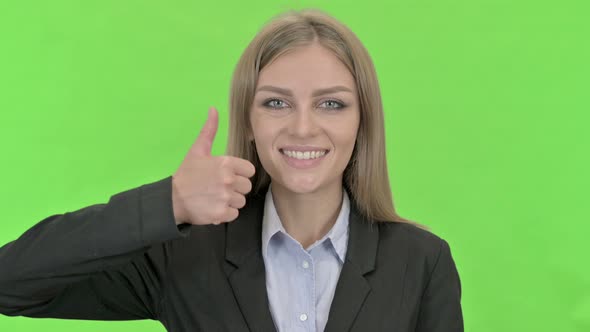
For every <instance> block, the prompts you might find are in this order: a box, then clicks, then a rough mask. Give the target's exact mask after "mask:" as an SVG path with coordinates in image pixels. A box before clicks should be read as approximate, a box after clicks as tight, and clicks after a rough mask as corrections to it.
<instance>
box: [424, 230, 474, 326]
mask: <svg viewBox="0 0 590 332" xmlns="http://www.w3.org/2000/svg"><path fill="white" fill-rule="evenodd" d="M416 332H463V314H462V311H461V282H460V280H459V273H458V272H457V268H456V266H455V262H454V261H453V258H452V256H451V250H450V248H449V245H448V243H447V242H446V241H445V240H442V241H441V246H440V251H439V254H438V258H437V261H436V263H435V265H434V268H433V271H432V274H431V276H430V281H429V282H428V285H427V286H426V290H425V292H424V296H423V298H422V302H421V305H420V314H419V316H418V324H417V326H416Z"/></svg>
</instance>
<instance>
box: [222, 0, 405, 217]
mask: <svg viewBox="0 0 590 332" xmlns="http://www.w3.org/2000/svg"><path fill="white" fill-rule="evenodd" d="M315 41H318V42H319V43H320V45H322V46H323V47H325V48H327V49H328V50H330V51H332V52H333V53H334V55H336V56H337V57H338V58H339V60H340V61H342V63H344V64H345V65H346V67H347V68H348V70H349V71H350V72H351V73H352V75H353V77H354V78H355V81H356V85H357V89H358V96H359V102H360V113H361V114H360V125H359V130H358V134H357V139H356V143H355V147H354V150H353V153H352V157H351V159H350V161H349V163H348V165H347V166H346V168H345V170H344V174H343V182H344V186H345V188H346V189H347V192H348V193H349V194H350V195H351V196H352V197H351V199H352V200H354V202H355V203H356V205H357V207H358V209H359V211H360V212H361V213H362V214H363V215H364V216H365V217H366V218H367V219H368V220H373V221H396V222H404V223H412V224H416V223H415V222H413V221H410V220H407V219H404V218H402V217H400V216H399V215H398V214H397V213H396V211H395V208H394V204H393V197H392V194H391V188H390V186H389V176H388V171H387V161H386V158H385V135H384V121H383V106H382V102H381V94H380V89H379V83H378V81H377V75H376V73H375V69H374V66H373V62H372V60H371V58H370V56H369V54H368V52H367V50H366V49H365V47H364V46H363V44H362V43H361V42H360V40H359V39H358V38H357V37H356V35H355V34H354V33H353V32H352V31H351V30H350V29H349V28H348V27H346V26H345V25H344V24H342V23H340V22H339V21H338V20H336V19H335V18H333V17H331V16H330V15H329V14H327V13H325V12H323V11H321V10H319V9H310V8H307V9H302V10H293V9H292V10H288V11H286V12H283V13H281V14H279V15H277V16H275V17H274V18H273V19H271V20H270V21H269V22H268V23H267V24H266V25H265V26H264V27H263V28H262V29H261V30H260V31H259V32H258V34H257V35H256V36H255V37H254V39H253V40H252V41H251V42H250V44H249V45H248V46H247V48H246V50H245V51H244V53H243V54H242V56H241V57H240V59H239V61H238V63H237V65H236V68H235V71H234V74H233V79H232V82H231V91H230V101H229V113H230V114H229V138H228V145H227V151H226V154H227V155H231V156H235V157H239V158H243V159H246V160H249V161H250V162H252V163H253V164H254V166H255V167H256V174H255V175H254V177H252V179H251V180H252V191H251V192H250V195H252V194H259V193H260V192H261V191H262V190H263V189H264V188H266V187H267V186H268V184H269V183H270V176H269V175H268V173H267V172H266V171H265V170H264V168H263V166H262V164H261V162H260V160H259V159H258V154H257V152H256V147H255V144H254V142H253V141H250V140H249V139H248V133H249V132H250V130H251V125H250V119H249V111H250V107H251V106H252V103H253V98H254V94H255V89H256V84H257V82H258V74H259V73H260V71H261V70H262V68H264V66H266V65H267V64H269V63H270V62H272V61H273V60H274V59H276V58H277V57H279V56H280V55H281V54H283V53H285V52H287V51H289V50H292V49H294V48H297V47H301V46H306V45H309V44H311V43H313V42H315Z"/></svg>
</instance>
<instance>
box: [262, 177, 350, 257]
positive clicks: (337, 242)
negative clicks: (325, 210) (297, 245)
mask: <svg viewBox="0 0 590 332" xmlns="http://www.w3.org/2000/svg"><path fill="white" fill-rule="evenodd" d="M271 188H272V183H271V184H270V185H269V186H268V191H267V192H266V196H265V200H264V216H263V219H262V255H263V256H264V257H267V252H268V244H269V242H270V239H271V238H272V237H273V236H274V235H275V234H276V233H278V232H282V233H284V234H287V231H286V230H285V228H284V227H283V224H282V223H281V220H280V218H279V215H278V213H277V210H276V207H275V204H274V200H273V198H272V190H271ZM349 215H350V199H349V197H348V193H347V192H346V189H345V188H344V187H343V188H342V206H341V208H340V213H339V214H338V217H337V218H336V222H335V223H334V225H333V226H332V228H331V229H330V231H328V233H327V234H326V235H325V236H324V237H323V238H322V239H321V240H319V241H317V242H316V243H314V244H313V245H312V247H313V246H315V245H316V244H318V243H322V242H324V241H325V240H326V239H327V238H329V239H330V242H331V243H332V246H333V247H334V250H335V251H336V254H337V255H338V258H340V261H341V262H342V263H343V262H344V259H345V257H346V249H347V244H348V222H349Z"/></svg>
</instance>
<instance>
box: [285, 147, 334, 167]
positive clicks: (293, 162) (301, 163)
mask: <svg viewBox="0 0 590 332" xmlns="http://www.w3.org/2000/svg"><path fill="white" fill-rule="evenodd" d="M285 149H287V150H289V148H288V147H285ZM279 150H281V151H279V153H280V154H281V156H283V160H284V161H285V162H286V163H287V165H289V166H291V167H293V168H297V169H308V168H313V167H317V166H318V165H320V163H321V162H322V161H323V160H324V159H325V158H326V156H327V155H328V154H329V153H330V150H327V149H322V148H314V149H313V150H305V151H314V150H327V152H326V153H325V154H324V155H323V156H321V157H319V158H315V159H296V158H291V157H289V156H287V155H286V154H284V153H283V151H282V150H283V148H281V149H279ZM291 151H301V152H303V150H291Z"/></svg>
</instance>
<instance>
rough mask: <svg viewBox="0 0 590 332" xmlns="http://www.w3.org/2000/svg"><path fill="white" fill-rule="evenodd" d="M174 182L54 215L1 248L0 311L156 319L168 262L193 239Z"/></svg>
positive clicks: (20, 313)
mask: <svg viewBox="0 0 590 332" xmlns="http://www.w3.org/2000/svg"><path fill="white" fill-rule="evenodd" d="M171 187H172V186H171V177H168V178H165V179H163V180H160V181H158V182H154V183H151V184H147V185H143V186H141V187H138V188H135V189H131V190H128V191H125V192H122V193H119V194H117V195H114V196H112V197H111V199H110V200H109V202H108V203H107V204H97V205H92V206H89V207H86V208H83V209H80V210H78V211H75V212H70V213H65V214H63V215H53V216H50V217H48V218H46V219H44V220H42V221H40V222H39V223H38V224H36V225H35V226H33V227H32V228H30V229H29V230H27V231H26V232H25V233H24V234H23V235H21V236H20V237H19V238H18V239H17V240H15V241H13V242H10V243H8V244H6V245H4V246H3V247H2V248H0V313H2V314H5V315H9V316H29V317H54V318H75V319H95V320H128V319H143V318H149V319H156V318H157V315H158V313H159V306H160V299H161V295H162V294H161V293H162V283H163V279H164V278H165V273H166V266H165V262H168V258H169V257H167V255H169V252H168V251H166V250H165V248H166V246H165V245H163V244H162V243H163V242H165V241H167V240H171V239H174V238H180V237H183V236H187V235H188V232H189V228H188V227H186V226H188V225H180V226H177V225H176V224H175V220H174V215H173V211H172V199H171Z"/></svg>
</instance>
